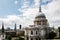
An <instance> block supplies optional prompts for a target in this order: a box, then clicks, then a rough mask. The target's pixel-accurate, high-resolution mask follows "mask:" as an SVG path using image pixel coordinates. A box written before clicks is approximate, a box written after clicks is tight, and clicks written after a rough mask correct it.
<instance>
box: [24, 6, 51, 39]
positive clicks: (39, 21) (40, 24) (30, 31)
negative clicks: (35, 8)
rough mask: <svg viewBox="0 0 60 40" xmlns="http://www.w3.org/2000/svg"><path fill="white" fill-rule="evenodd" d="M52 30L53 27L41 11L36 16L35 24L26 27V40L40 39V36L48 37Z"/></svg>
mask: <svg viewBox="0 0 60 40" xmlns="http://www.w3.org/2000/svg"><path fill="white" fill-rule="evenodd" d="M40 8H41V7H40ZM50 31H51V28H50V27H49V23H48V20H47V19H46V16H45V14H44V13H42V12H41V11H39V14H38V15H36V17H35V20H34V25H30V26H29V27H26V28H25V40H40V38H45V37H47V34H48V33H49V32H50Z"/></svg>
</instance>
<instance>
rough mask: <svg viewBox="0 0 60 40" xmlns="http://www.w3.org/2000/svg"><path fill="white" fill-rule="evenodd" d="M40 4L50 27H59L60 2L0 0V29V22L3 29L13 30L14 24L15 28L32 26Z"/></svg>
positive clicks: (55, 0)
mask: <svg viewBox="0 0 60 40" xmlns="http://www.w3.org/2000/svg"><path fill="white" fill-rule="evenodd" d="M40 4H41V5H42V12H43V13H44V14H45V15H46V18H47V19H48V22H49V25H50V27H52V26H53V25H54V26H55V27H56V28H57V27H58V26H60V0H42V1H40V0H0V28H1V24H2V22H4V26H5V28H7V27H10V28H14V24H15V23H16V24H17V28H19V25H20V24H21V25H22V27H28V25H32V24H33V20H34V17H35V16H36V15H37V14H38V13H39V12H38V11H39V5H40Z"/></svg>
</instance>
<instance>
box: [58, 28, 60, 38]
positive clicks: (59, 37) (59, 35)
mask: <svg viewBox="0 0 60 40" xmlns="http://www.w3.org/2000/svg"><path fill="white" fill-rule="evenodd" d="M58 30H59V38H60V27H58Z"/></svg>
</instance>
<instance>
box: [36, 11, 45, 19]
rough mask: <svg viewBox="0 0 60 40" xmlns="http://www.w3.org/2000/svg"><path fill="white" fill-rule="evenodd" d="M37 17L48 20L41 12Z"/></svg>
mask: <svg viewBox="0 0 60 40" xmlns="http://www.w3.org/2000/svg"><path fill="white" fill-rule="evenodd" d="M36 17H37V18H46V17H45V14H44V13H42V12H40V13H39V14H38V15H37V16H36Z"/></svg>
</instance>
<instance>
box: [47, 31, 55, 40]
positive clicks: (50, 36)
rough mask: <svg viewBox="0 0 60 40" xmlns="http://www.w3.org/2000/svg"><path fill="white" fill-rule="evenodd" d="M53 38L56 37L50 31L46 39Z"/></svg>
mask: <svg viewBox="0 0 60 40" xmlns="http://www.w3.org/2000/svg"><path fill="white" fill-rule="evenodd" d="M54 37H56V33H55V32H53V31H51V32H50V33H49V34H48V37H47V39H54Z"/></svg>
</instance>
